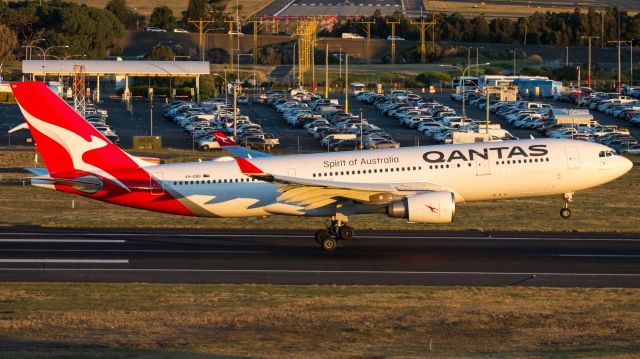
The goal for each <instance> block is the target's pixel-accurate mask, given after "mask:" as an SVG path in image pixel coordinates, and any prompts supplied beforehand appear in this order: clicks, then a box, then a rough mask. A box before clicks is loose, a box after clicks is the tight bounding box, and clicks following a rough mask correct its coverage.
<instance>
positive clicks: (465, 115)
mask: <svg viewBox="0 0 640 359" xmlns="http://www.w3.org/2000/svg"><path fill="white" fill-rule="evenodd" d="M487 65H491V63H489V62H485V63H484V64H478V65H470V66H467V67H464V68H463V67H460V66H458V65H438V66H440V67H455V68H456V69H458V70H460V72H461V73H462V90H461V92H462V116H463V117H467V112H466V110H465V105H464V82H465V81H464V77H465V74H466V73H467V71H469V70H470V69H471V68H472V67H478V66H487Z"/></svg>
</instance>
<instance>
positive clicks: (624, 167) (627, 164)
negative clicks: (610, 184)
mask: <svg viewBox="0 0 640 359" xmlns="http://www.w3.org/2000/svg"><path fill="white" fill-rule="evenodd" d="M618 168H619V169H620V172H621V173H620V175H621V176H622V175H623V174H625V173H627V172H629V171H630V170H631V168H633V162H631V160H629V159H628V158H626V157H624V156H618Z"/></svg>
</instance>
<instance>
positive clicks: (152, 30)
mask: <svg viewBox="0 0 640 359" xmlns="http://www.w3.org/2000/svg"><path fill="white" fill-rule="evenodd" d="M144 31H146V32H167V30H164V29H161V28H159V27H155V26H149V27H145V28H144Z"/></svg>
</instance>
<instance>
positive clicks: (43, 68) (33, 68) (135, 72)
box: [22, 59, 210, 77]
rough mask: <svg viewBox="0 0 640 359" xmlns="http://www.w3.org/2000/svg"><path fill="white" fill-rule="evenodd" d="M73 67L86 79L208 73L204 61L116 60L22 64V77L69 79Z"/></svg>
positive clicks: (191, 75)
mask: <svg viewBox="0 0 640 359" xmlns="http://www.w3.org/2000/svg"><path fill="white" fill-rule="evenodd" d="M74 65H84V73H85V75H86V76H104V75H116V76H117V75H120V76H171V77H195V76H198V75H208V74H209V73H210V70H209V63H208V62H206V61H146V60H135V61H128V60H123V61H118V60H81V59H72V60H24V61H22V73H25V74H35V75H42V74H45V75H52V74H55V75H58V74H60V75H72V74H73V66H74Z"/></svg>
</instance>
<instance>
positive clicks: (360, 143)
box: [360, 109, 363, 151]
mask: <svg viewBox="0 0 640 359" xmlns="http://www.w3.org/2000/svg"><path fill="white" fill-rule="evenodd" d="M362 148H363V146H362V109H360V151H362Z"/></svg>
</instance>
